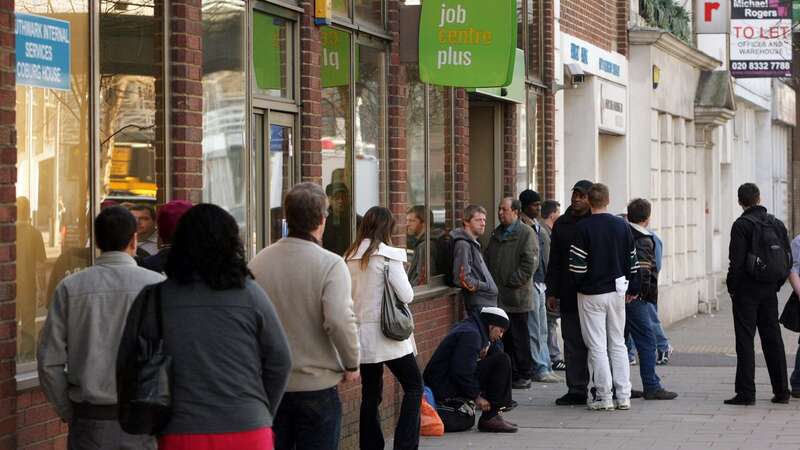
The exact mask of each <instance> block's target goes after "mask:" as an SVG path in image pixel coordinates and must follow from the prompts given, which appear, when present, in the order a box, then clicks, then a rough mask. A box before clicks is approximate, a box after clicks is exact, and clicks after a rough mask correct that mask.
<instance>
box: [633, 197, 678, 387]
mask: <svg viewBox="0 0 800 450" xmlns="http://www.w3.org/2000/svg"><path fill="white" fill-rule="evenodd" d="M651 209H652V208H651V206H650V202H648V201H647V200H645V199H642V198H637V199H635V200H633V201H631V202H630V203H629V204H628V221H629V222H630V228H631V233H632V234H633V243H634V246H635V247H636V258H637V261H638V266H639V270H638V274H637V276H638V278H639V286H640V288H639V291H640V294H639V298H636V299H634V300H632V301H630V302H628V303H627V304H626V305H625V328H626V330H627V331H628V332H629V333H630V336H631V337H632V338H633V341H634V344H635V345H636V349H637V350H638V351H639V375H640V376H641V377H642V386H644V394H643V395H644V398H645V400H672V399H674V398H676V397H677V396H678V394H676V393H674V392H670V391H667V390H665V389H664V388H663V387H662V386H661V379H660V378H659V377H658V375H657V374H656V334H655V331H656V329H655V324H654V323H653V321H652V315H651V312H652V309H651V306H650V304H651V303H652V304H655V303H656V301H657V300H658V271H657V270H656V251H655V248H656V242H655V239H654V236H653V233H651V232H650V231H649V230H648V229H647V226H648V225H649V223H650V211H651Z"/></svg>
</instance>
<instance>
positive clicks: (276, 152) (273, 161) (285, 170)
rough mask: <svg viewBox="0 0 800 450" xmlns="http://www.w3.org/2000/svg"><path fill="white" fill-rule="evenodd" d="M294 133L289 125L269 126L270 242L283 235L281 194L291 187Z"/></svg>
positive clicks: (285, 231)
mask: <svg viewBox="0 0 800 450" xmlns="http://www.w3.org/2000/svg"><path fill="white" fill-rule="evenodd" d="M293 139H294V133H293V132H292V128H291V127H287V126H282V125H275V124H270V126H269V178H268V180H269V205H270V221H271V223H272V231H271V236H270V240H271V243H275V242H277V241H278V240H279V239H280V238H282V237H284V236H285V233H287V232H288V231H287V229H286V227H285V225H284V223H285V221H284V219H285V217H284V215H283V206H282V202H283V196H284V195H285V194H286V192H288V191H289V188H290V187H291V185H290V183H291V170H292V165H291V156H292V154H293V153H294V147H293V146H294V141H293Z"/></svg>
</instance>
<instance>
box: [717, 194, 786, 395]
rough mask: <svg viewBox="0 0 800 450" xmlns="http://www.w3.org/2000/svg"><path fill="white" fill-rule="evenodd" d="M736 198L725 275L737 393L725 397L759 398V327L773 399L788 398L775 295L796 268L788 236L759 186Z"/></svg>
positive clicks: (783, 352)
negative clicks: (738, 210)
mask: <svg viewBox="0 0 800 450" xmlns="http://www.w3.org/2000/svg"><path fill="white" fill-rule="evenodd" d="M738 197H739V205H741V207H742V209H744V213H743V214H742V215H741V216H740V217H739V218H738V219H736V221H735V222H734V223H733V226H732V228H731V242H730V249H729V255H728V258H729V260H730V266H729V267H728V278H727V285H728V292H729V293H730V294H731V301H732V304H733V329H734V332H735V333H736V396H734V397H733V398H731V399H728V400H725V404H726V405H752V404H754V403H755V396H756V385H755V381H754V380H755V351H754V348H753V339H754V338H755V333H756V329H758V333H759V336H760V337H761V348H762V349H763V351H764V359H765V360H766V362H767V370H768V371H769V378H770V381H771V382H772V392H773V394H774V396H773V397H772V403H789V397H790V395H789V383H788V379H787V373H786V352H785V350H784V347H783V338H782V337H781V330H780V326H779V325H778V297H777V295H776V294H777V292H778V290H780V288H781V286H783V283H784V282H785V281H786V278H787V277H788V276H789V271H790V270H791V267H792V255H791V249H790V244H789V236H788V234H787V232H786V227H785V226H784V225H783V223H782V222H781V221H780V220H778V219H776V218H775V217H773V216H772V215H770V214H767V209H766V208H764V207H763V206H761V205H760V203H761V193H760V192H759V190H758V186H756V185H755V184H753V183H745V184H743V185H741V186H740V187H739V191H738Z"/></svg>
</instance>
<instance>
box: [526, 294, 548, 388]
mask: <svg viewBox="0 0 800 450" xmlns="http://www.w3.org/2000/svg"><path fill="white" fill-rule="evenodd" d="M545 303H546V302H545V296H544V289H543V288H540V287H539V286H536V284H535V283H534V287H533V310H532V311H530V312H528V334H529V335H530V339H531V357H532V358H533V377H534V378H536V377H540V376H542V375H545V374H547V373H550V372H551V371H552V369H551V368H550V349H549V348H548V336H549V332H548V326H547V306H546V305H545Z"/></svg>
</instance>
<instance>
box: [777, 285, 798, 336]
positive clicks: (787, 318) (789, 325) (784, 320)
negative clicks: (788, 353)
mask: <svg viewBox="0 0 800 450" xmlns="http://www.w3.org/2000/svg"><path fill="white" fill-rule="evenodd" d="M779 322H780V323H781V324H782V325H783V326H784V327H786V329H787V330H791V331H794V332H795V333H800V299H798V298H797V294H795V293H794V292H792V295H791V296H790V297H789V300H787V301H786V306H784V307H783V312H782V313H781V318H780V319H779Z"/></svg>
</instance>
